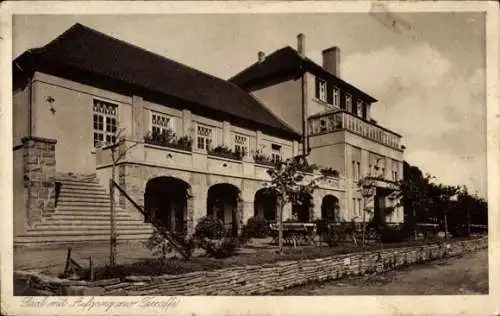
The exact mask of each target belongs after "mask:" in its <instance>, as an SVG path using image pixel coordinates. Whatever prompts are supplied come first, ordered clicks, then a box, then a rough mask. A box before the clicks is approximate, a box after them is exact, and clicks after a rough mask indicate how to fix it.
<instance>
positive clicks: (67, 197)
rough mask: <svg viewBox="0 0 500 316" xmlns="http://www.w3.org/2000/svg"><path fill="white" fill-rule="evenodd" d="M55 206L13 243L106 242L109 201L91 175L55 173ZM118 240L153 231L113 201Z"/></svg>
mask: <svg viewBox="0 0 500 316" xmlns="http://www.w3.org/2000/svg"><path fill="white" fill-rule="evenodd" d="M56 182H57V183H58V185H60V191H59V195H58V198H57V204H56V209H55V211H54V212H53V213H51V214H50V215H47V216H46V217H44V218H43V219H42V221H41V222H39V223H36V224H35V225H34V226H33V227H31V228H29V229H28V230H27V231H26V232H25V233H24V234H22V235H18V236H16V238H15V242H14V244H15V245H16V246H42V245H43V246H47V245H54V246H56V245H61V244H73V243H88V242H95V243H99V242H107V241H109V238H110V215H109V212H110V201H109V193H107V190H106V189H105V188H104V187H103V186H101V185H100V184H99V183H98V180H97V178H96V176H95V174H94V175H73V174H58V175H57V176H56ZM115 211H116V227H117V232H118V241H119V242H122V241H141V240H146V239H147V238H148V237H149V236H151V233H152V231H153V227H152V226H151V225H150V224H147V223H144V222H143V220H142V219H140V216H137V217H134V216H133V215H132V214H129V213H128V212H127V211H126V210H124V209H122V208H121V207H119V206H118V205H116V204H115Z"/></svg>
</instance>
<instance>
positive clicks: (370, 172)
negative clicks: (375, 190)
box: [368, 165, 373, 176]
mask: <svg viewBox="0 0 500 316" xmlns="http://www.w3.org/2000/svg"><path fill="white" fill-rule="evenodd" d="M372 173H373V171H372V165H368V176H371V175H372Z"/></svg>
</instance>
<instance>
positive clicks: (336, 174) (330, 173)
mask: <svg viewBox="0 0 500 316" xmlns="http://www.w3.org/2000/svg"><path fill="white" fill-rule="evenodd" d="M320 172H321V174H322V175H324V176H329V177H334V178H338V177H339V172H338V171H337V170H335V169H333V168H323V169H321V170H320Z"/></svg>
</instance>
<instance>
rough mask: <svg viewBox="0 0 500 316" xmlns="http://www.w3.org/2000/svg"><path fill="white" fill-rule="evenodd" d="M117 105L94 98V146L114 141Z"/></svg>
mask: <svg viewBox="0 0 500 316" xmlns="http://www.w3.org/2000/svg"><path fill="white" fill-rule="evenodd" d="M117 110H118V105H116V104H113V103H109V102H105V101H101V100H94V109H93V111H94V117H93V123H94V128H93V134H94V147H95V148H96V147H100V146H103V145H106V144H112V143H114V142H116V130H117V124H118V122H117V112H118V111H117Z"/></svg>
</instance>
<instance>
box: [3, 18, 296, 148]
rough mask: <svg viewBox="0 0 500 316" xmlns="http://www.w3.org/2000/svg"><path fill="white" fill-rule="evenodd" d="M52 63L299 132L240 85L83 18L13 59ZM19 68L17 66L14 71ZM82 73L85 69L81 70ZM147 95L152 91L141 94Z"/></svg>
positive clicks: (61, 70) (26, 64)
mask: <svg viewBox="0 0 500 316" xmlns="http://www.w3.org/2000/svg"><path fill="white" fill-rule="evenodd" d="M47 64H50V65H53V66H52V68H51V69H57V71H58V74H59V75H61V74H62V75H63V76H64V74H65V73H67V72H68V70H69V69H71V70H73V71H76V72H77V73H78V74H80V75H81V74H85V76H88V75H90V76H91V77H92V78H94V77H93V76H96V78H97V77H99V78H101V80H100V81H93V83H96V82H102V83H106V82H108V81H112V82H118V83H122V84H125V86H126V87H127V88H125V89H124V91H127V92H128V93H129V94H132V93H133V90H132V91H131V90H130V87H132V88H133V89H135V88H140V89H141V90H140V91H147V92H151V93H152V95H153V94H154V95H159V96H166V97H172V98H174V99H175V100H179V101H185V103H186V104H188V105H190V106H191V108H190V110H192V111H193V112H194V113H196V112H197V111H198V110H199V111H200V112H202V113H211V114H213V115H216V116H217V117H221V115H222V116H224V118H226V117H229V118H231V121H232V122H233V123H236V125H238V123H240V124H245V123H248V124H251V125H252V126H257V127H266V128H268V129H270V130H271V131H274V132H278V133H279V134H280V135H286V136H288V137H289V138H293V139H296V138H298V137H300V135H299V134H297V132H296V131H294V130H293V129H292V128H290V127H289V126H288V125H287V124H286V123H284V122H282V121H280V120H279V119H277V118H276V117H275V116H274V115H273V114H272V113H271V112H270V111H269V110H267V109H266V107H265V106H263V105H262V104H261V103H259V102H258V101H257V100H256V99H255V98H253V97H252V96H251V95H250V94H249V93H247V92H246V91H244V90H242V89H241V88H240V87H238V86H237V85H235V84H233V83H231V82H228V81H225V80H222V79H220V78H217V77H214V76H212V75H209V74H206V73H204V72H201V71H199V70H196V69H194V68H191V67H188V66H186V65H183V64H180V63H178V62H175V61H173V60H170V59H168V58H165V57H163V56H160V55H157V54H154V53H152V52H149V51H147V50H145V49H142V48H140V47H137V46H134V45H132V44H129V43H126V42H124V41H121V40H118V39H116V38H113V37H111V36H108V35H105V34H103V33H100V32H98V31H96V30H93V29H91V28H88V27H86V26H83V25H81V24H79V23H77V24H75V25H73V26H72V27H71V28H69V29H68V30H66V31H65V32H64V33H63V34H61V35H60V36H59V37H57V38H56V39H54V40H53V41H51V42H50V43H48V44H47V45H45V46H43V47H41V48H37V49H32V50H29V51H27V52H25V53H24V54H23V55H21V56H20V57H18V58H16V60H15V61H14V65H13V66H14V68H15V70H17V69H16V68H19V66H21V68H31V71H34V70H40V68H44V67H45V68H46V66H47ZM15 73H16V72H15ZM82 77H83V75H82ZM142 96H143V97H144V98H145V99H147V98H148V95H142Z"/></svg>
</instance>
